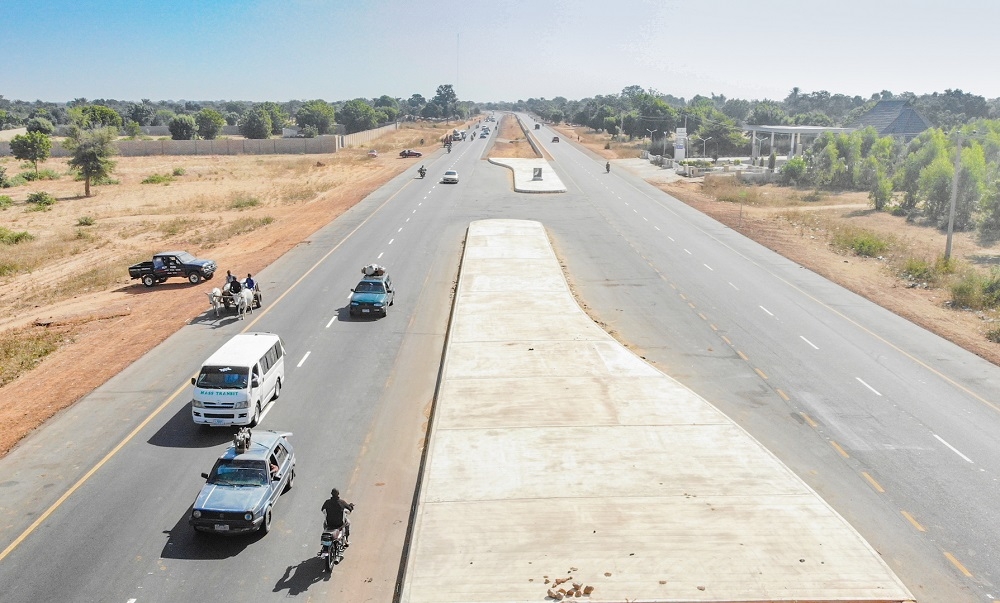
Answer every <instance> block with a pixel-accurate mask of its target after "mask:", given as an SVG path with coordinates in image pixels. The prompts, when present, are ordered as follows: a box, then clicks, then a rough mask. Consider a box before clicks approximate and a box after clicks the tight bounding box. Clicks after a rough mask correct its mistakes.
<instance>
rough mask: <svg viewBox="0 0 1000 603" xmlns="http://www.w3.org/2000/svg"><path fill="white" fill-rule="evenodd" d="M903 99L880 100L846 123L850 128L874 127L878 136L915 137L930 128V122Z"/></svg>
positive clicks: (907, 138)
mask: <svg viewBox="0 0 1000 603" xmlns="http://www.w3.org/2000/svg"><path fill="white" fill-rule="evenodd" d="M908 103H909V101H905V100H882V101H879V102H878V103H876V105H875V106H874V107H872V108H871V110H870V111H868V112H867V113H865V114H863V115H862V116H861V117H859V118H858V119H857V120H856V121H854V122H853V123H850V124H848V125H847V127H848V128H851V129H852V130H860V129H862V128H867V127H869V126H871V127H873V128H875V130H876V131H877V132H878V135H879V136H896V137H899V138H902V139H903V140H904V141H907V140H910V139H912V138H915V137H916V136H917V135H918V134H920V133H921V132H923V131H924V130H927V129H930V128H931V122H929V121H927V118H926V117H924V116H923V115H921V114H920V112H919V111H917V110H916V109H914V108H913V107H911V106H910V105H909V104H908Z"/></svg>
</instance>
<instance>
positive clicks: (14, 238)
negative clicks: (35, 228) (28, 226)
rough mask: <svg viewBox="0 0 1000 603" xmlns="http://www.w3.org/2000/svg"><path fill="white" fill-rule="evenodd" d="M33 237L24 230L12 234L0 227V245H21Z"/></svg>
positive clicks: (11, 231)
mask: <svg viewBox="0 0 1000 603" xmlns="http://www.w3.org/2000/svg"><path fill="white" fill-rule="evenodd" d="M34 238H35V237H34V236H33V235H32V234H30V233H29V232H28V231H26V230H22V231H21V232H14V231H13V230H9V229H7V228H4V227H3V226H0V243H2V244H4V245H17V244H18V243H23V242H24V241H30V240H32V239H34Z"/></svg>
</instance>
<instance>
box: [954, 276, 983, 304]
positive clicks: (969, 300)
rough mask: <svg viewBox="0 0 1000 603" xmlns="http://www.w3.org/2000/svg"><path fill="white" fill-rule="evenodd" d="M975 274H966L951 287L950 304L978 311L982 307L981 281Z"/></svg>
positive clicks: (981, 278) (980, 277)
mask: <svg viewBox="0 0 1000 603" xmlns="http://www.w3.org/2000/svg"><path fill="white" fill-rule="evenodd" d="M984 280H985V279H984V278H983V277H982V276H981V275H979V274H976V273H975V272H968V273H966V274H965V275H963V276H962V278H960V279H958V281H956V282H954V283H952V285H951V303H952V305H954V306H957V307H959V308H971V309H973V310H978V309H981V308H982V307H983V281H984Z"/></svg>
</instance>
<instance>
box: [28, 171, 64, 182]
mask: <svg viewBox="0 0 1000 603" xmlns="http://www.w3.org/2000/svg"><path fill="white" fill-rule="evenodd" d="M18 175H19V176H20V177H21V178H23V179H24V180H25V181H27V182H34V181H36V180H59V173H58V172H56V171H55V170H38V173H37V174H36V173H35V172H21V173H20V174H18Z"/></svg>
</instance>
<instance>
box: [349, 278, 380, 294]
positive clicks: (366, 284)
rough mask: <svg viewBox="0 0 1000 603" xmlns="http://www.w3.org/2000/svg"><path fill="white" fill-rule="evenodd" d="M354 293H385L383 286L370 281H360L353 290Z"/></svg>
mask: <svg viewBox="0 0 1000 603" xmlns="http://www.w3.org/2000/svg"><path fill="white" fill-rule="evenodd" d="M354 291H355V293H385V285H383V284H382V283H374V282H372V281H361V282H360V283H358V286H357V287H355V288H354Z"/></svg>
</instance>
